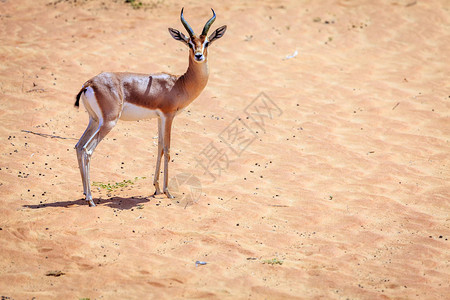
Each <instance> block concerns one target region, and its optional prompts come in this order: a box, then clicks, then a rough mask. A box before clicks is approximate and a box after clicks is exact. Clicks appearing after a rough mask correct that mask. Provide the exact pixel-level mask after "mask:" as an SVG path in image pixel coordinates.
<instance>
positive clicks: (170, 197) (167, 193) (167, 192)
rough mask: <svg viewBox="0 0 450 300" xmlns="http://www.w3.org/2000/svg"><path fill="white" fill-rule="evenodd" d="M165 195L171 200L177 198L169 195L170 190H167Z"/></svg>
mask: <svg viewBox="0 0 450 300" xmlns="http://www.w3.org/2000/svg"><path fill="white" fill-rule="evenodd" d="M164 194H166V196H167V198H169V199H173V198H175V197H174V196H172V195H171V194H170V193H169V190H165V191H164Z"/></svg>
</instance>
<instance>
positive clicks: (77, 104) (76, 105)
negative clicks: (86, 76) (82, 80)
mask: <svg viewBox="0 0 450 300" xmlns="http://www.w3.org/2000/svg"><path fill="white" fill-rule="evenodd" d="M84 91H85V89H81V91H80V92H79V93H78V95H77V96H76V99H77V100H76V101H75V104H74V105H75V107H80V97H81V94H83V93H84Z"/></svg>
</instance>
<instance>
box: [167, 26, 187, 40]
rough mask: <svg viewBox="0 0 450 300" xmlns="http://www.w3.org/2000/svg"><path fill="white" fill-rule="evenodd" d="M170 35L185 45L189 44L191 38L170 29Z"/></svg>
mask: <svg viewBox="0 0 450 300" xmlns="http://www.w3.org/2000/svg"><path fill="white" fill-rule="evenodd" d="M169 33H170V35H171V36H172V37H173V38H174V39H176V40H177V41H180V42H183V43H185V44H187V43H188V41H189V38H188V37H187V36H185V35H184V34H183V33H182V32H180V31H178V30H176V29H173V28H169Z"/></svg>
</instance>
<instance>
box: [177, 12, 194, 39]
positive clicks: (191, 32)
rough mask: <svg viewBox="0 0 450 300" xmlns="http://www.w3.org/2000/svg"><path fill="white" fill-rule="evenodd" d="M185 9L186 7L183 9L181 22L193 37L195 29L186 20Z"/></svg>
mask: <svg viewBox="0 0 450 300" xmlns="http://www.w3.org/2000/svg"><path fill="white" fill-rule="evenodd" d="M183 10H184V7H183V8H182V9H181V16H180V19H181V23H183V26H184V28H186V30H187V32H188V33H189V36H190V37H192V36H193V35H194V30H192V28H191V26H189V24H188V22H186V20H185V19H184V17H183Z"/></svg>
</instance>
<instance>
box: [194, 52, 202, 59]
mask: <svg viewBox="0 0 450 300" xmlns="http://www.w3.org/2000/svg"><path fill="white" fill-rule="evenodd" d="M202 56H203V54H202V53H195V58H196V59H201V58H202Z"/></svg>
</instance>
